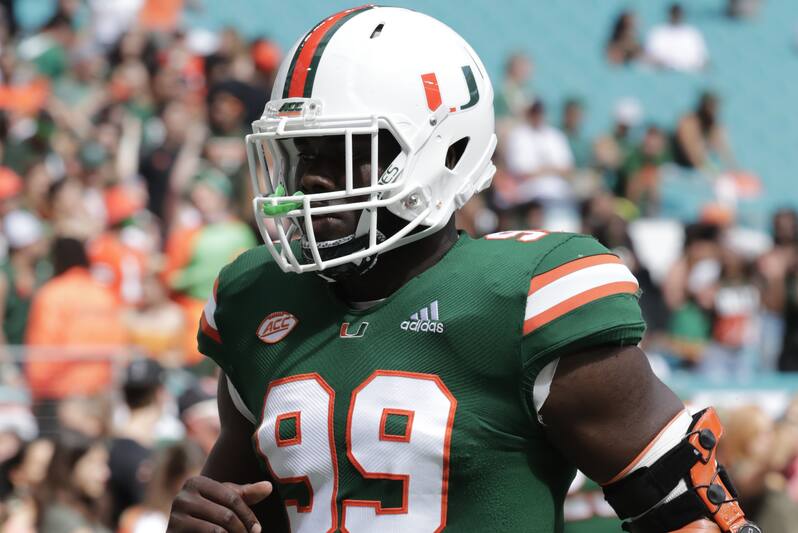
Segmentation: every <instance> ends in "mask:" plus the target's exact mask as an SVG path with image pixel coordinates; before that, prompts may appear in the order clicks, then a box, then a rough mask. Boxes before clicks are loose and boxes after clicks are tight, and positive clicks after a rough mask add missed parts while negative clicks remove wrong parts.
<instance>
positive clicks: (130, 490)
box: [108, 359, 166, 524]
mask: <svg viewBox="0 0 798 533" xmlns="http://www.w3.org/2000/svg"><path fill="white" fill-rule="evenodd" d="M122 395H123V396H124V400H125V405H126V406H127V408H128V412H129V416H128V418H127V420H126V421H125V423H124V424H120V425H119V427H118V428H117V429H116V432H115V433H116V434H115V436H114V437H113V438H112V439H111V442H110V446H109V459H108V465H109V467H110V469H111V477H110V479H109V483H108V486H109V490H110V493H111V500H112V504H111V507H112V509H111V511H112V513H111V514H112V522H113V523H114V524H116V522H117V521H118V520H119V517H120V516H121V515H122V512H123V511H124V510H125V509H127V508H128V507H130V506H132V505H136V504H139V503H141V501H142V499H143V497H144V490H145V487H146V486H147V481H148V479H149V476H150V474H151V471H150V467H151V465H150V464H149V459H150V457H151V456H152V453H153V450H154V448H155V444H156V443H155V438H156V426H157V424H158V421H159V420H160V418H161V415H162V414H163V410H164V404H165V401H166V391H165V389H164V370H163V367H162V366H161V365H160V364H159V363H158V362H157V361H154V360H152V359H135V360H133V361H131V363H130V364H129V365H128V367H127V369H126V370H125V375H124V380H123V385H122Z"/></svg>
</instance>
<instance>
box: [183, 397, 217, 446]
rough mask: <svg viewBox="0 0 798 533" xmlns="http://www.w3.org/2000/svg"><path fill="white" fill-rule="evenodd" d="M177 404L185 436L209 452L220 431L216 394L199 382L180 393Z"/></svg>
mask: <svg viewBox="0 0 798 533" xmlns="http://www.w3.org/2000/svg"><path fill="white" fill-rule="evenodd" d="M177 405H178V408H179V410H180V420H181V421H182V422H183V425H184V426H186V437H187V438H188V439H190V440H192V441H194V442H196V443H197V444H199V445H200V447H201V448H202V449H203V450H204V451H205V453H206V454H208V453H210V452H211V449H212V448H213V445H214V443H215V442H216V440H217V439H218V438H219V432H220V431H221V425H220V422H219V406H218V404H217V401H216V396H215V395H214V394H213V393H212V392H210V390H208V389H206V388H205V387H204V386H203V384H202V382H200V383H197V384H195V385H194V386H192V387H190V388H189V389H187V390H186V391H185V392H184V393H183V394H181V395H180V397H179V398H178V400H177Z"/></svg>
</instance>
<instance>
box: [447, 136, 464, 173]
mask: <svg viewBox="0 0 798 533" xmlns="http://www.w3.org/2000/svg"><path fill="white" fill-rule="evenodd" d="M467 146H468V137H463V138H462V139H460V140H459V141H457V142H455V143H452V145H451V146H449V149H448V150H446V162H445V165H446V168H448V169H449V170H454V167H456V166H457V163H459V162H460V158H461V157H463V154H464V153H465V150H466V147H467Z"/></svg>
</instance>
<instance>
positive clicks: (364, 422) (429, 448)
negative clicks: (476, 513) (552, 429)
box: [257, 370, 457, 533]
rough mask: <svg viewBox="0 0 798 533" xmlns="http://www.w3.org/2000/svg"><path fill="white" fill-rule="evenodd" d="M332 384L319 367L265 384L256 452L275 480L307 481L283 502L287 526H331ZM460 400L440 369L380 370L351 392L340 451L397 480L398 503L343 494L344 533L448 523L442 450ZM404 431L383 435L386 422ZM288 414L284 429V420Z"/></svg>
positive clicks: (301, 532) (334, 518)
mask: <svg viewBox="0 0 798 533" xmlns="http://www.w3.org/2000/svg"><path fill="white" fill-rule="evenodd" d="M334 404H335V391H334V390H333V389H332V388H331V387H330V386H329V385H328V384H327V382H325V381H324V379H323V378H322V377H321V376H319V375H318V374H315V373H313V374H302V375H297V376H291V377H287V378H283V379H279V380H276V381H274V382H272V383H271V384H270V385H269V388H268V390H267V392H266V399H265V401H264V407H263V416H262V419H261V420H262V422H261V425H260V427H259V428H258V431H257V444H258V448H259V451H260V452H261V453H262V454H263V456H264V460H265V461H266V464H267V466H268V468H269V471H270V472H271V474H272V476H273V477H274V479H275V480H277V481H280V482H283V483H304V484H305V486H306V487H307V491H308V494H309V495H310V499H309V500H308V503H307V505H301V504H300V503H299V502H298V501H297V500H286V501H285V502H284V503H285V505H286V510H287V512H288V518H289V520H290V522H291V531H293V532H298V533H306V532H307V533H310V532H318V531H327V532H330V531H335V530H336V529H338V527H339V517H338V512H337V505H336V499H337V494H338V488H339V487H338V464H337V462H338V461H337V455H336V450H335V439H334V435H333V409H334ZM456 407H457V401H456V400H455V398H454V396H452V394H451V392H449V389H447V388H446V385H444V384H443V382H442V381H441V380H440V378H439V377H438V376H435V375H430V374H417V373H410V372H395V371H386V370H378V371H376V372H374V373H373V374H372V375H371V376H370V377H369V378H368V379H366V381H364V382H363V383H362V384H360V386H358V387H357V388H356V389H355V390H354V391H352V398H351V400H350V404H349V414H348V416H347V421H346V448H347V449H346V455H347V457H348V459H349V461H350V462H351V463H352V465H353V466H354V467H355V468H356V469H357V470H358V471H359V472H360V474H361V475H362V476H363V477H364V478H369V479H392V480H399V481H401V482H402V506H401V507H390V508H386V507H383V506H382V502H380V501H371V500H352V499H345V500H343V502H342V509H343V511H342V516H341V517H340V529H341V531H345V532H349V533H360V532H373V531H414V532H418V533H423V532H437V531H441V530H442V529H443V528H444V526H445V525H446V497H447V492H448V476H449V448H450V444H451V432H452V424H453V423H454V412H455V409H456ZM391 415H399V416H402V417H403V419H404V421H405V429H404V431H403V432H402V433H401V434H389V433H388V432H387V431H386V421H387V420H388V417H389V416H391ZM289 419H290V422H289V424H290V427H292V429H293V431H292V432H291V434H290V436H288V435H286V434H285V433H284V432H282V431H281V425H282V424H283V423H285V422H286V420H289Z"/></svg>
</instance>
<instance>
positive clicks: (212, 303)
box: [204, 294, 219, 331]
mask: <svg viewBox="0 0 798 533" xmlns="http://www.w3.org/2000/svg"><path fill="white" fill-rule="evenodd" d="M204 311H205V321H206V322H207V323H208V325H209V326H210V327H211V328H213V330H214V331H219V328H217V327H216V318H215V317H214V316H213V314H214V313H215V312H216V299H215V298H214V297H213V294H211V296H210V298H208V301H207V302H206V303H205V310H204Z"/></svg>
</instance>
